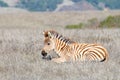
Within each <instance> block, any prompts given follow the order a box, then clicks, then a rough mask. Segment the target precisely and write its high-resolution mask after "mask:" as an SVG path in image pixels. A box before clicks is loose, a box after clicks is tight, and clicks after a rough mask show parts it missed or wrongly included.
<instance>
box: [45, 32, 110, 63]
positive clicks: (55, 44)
mask: <svg viewBox="0 0 120 80" xmlns="http://www.w3.org/2000/svg"><path fill="white" fill-rule="evenodd" d="M46 34H47V35H48V36H45V35H46ZM44 37H45V40H44V48H43V50H44V51H50V50H54V51H55V52H56V53H57V54H58V55H59V56H60V58H58V59H53V60H54V61H55V62H58V63H60V62H65V61H69V60H71V59H72V60H74V61H76V60H81V61H85V60H90V61H91V60H94V61H101V62H102V61H105V60H107V58H108V53H107V50H106V49H105V48H104V47H102V46H100V45H98V44H86V43H82V44H80V43H77V42H74V41H72V40H70V39H67V38H65V37H63V36H62V35H60V34H59V33H57V32H55V31H46V32H44ZM48 43H49V44H50V45H48ZM56 60H57V61H56Z"/></svg>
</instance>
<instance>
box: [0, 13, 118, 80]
mask: <svg viewBox="0 0 120 80" xmlns="http://www.w3.org/2000/svg"><path fill="white" fill-rule="evenodd" d="M35 14H38V13H33V15H32V13H27V15H25V14H24V17H22V18H21V16H23V14H15V15H13V14H10V15H9V16H8V15H6V14H1V15H4V16H1V15H0V80H80V79H82V80H119V79H120V76H119V75H120V69H119V68H120V49H119V46H120V29H97V30H91V29H90V30H88V29H76V30H74V29H72V30H67V29H63V28H60V27H59V28H55V27H54V26H56V25H57V23H58V22H57V23H55V22H54V21H53V22H52V21H51V20H50V19H52V18H51V16H42V15H48V14H47V13H45V14H42V13H40V14H41V15H35ZM53 14H55V13H53ZM57 14H59V15H60V13H57ZM57 14H56V15H54V16H57V17H58V15H57ZM70 14H71V13H70ZM20 15H21V16H20ZM76 15H77V14H76ZM106 15H107V14H106ZM30 16H31V17H30ZM37 16H39V17H37ZM66 16H67V15H66ZM100 16H101V15H100ZM1 17H2V18H1ZM10 17H11V19H15V20H13V21H12V20H11V19H10ZM29 17H30V18H31V19H29ZM44 17H45V18H48V19H46V21H45V22H44V21H43V23H44V24H46V25H47V26H49V25H48V24H53V23H55V24H53V25H54V26H53V27H54V30H56V31H58V32H59V33H61V34H63V35H65V36H67V37H69V38H71V39H73V40H75V41H77V42H81V43H99V44H102V45H103V46H104V47H106V48H107V50H108V52H109V54H110V56H109V60H108V62H105V63H104V62H103V63H99V62H68V63H62V64H57V63H54V62H51V61H47V60H43V59H42V58H41V57H42V56H41V52H40V51H41V48H42V46H43V35H42V31H43V30H44V29H51V28H53V27H43V26H42V25H43V24H42V23H40V22H41V20H42V19H43V20H44ZM52 17H53V16H52ZM3 18H4V19H3ZM7 18H8V19H7ZM41 18H42V19H41ZM59 18H61V17H60V16H59ZM65 18H66V17H65ZM68 18H69V17H68ZM70 19H71V18H70ZM74 19H75V18H74ZM76 19H78V18H77V17H76ZM34 20H35V21H38V22H35V21H34ZM48 20H49V21H51V22H49V21H48ZM60 20H62V19H60ZM63 20H64V19H63ZM1 21H3V22H1ZM29 21H30V22H29ZM32 21H33V22H32ZM39 21H40V22H39ZM57 21H59V20H57ZM65 21H66V22H67V19H66V20H65ZM5 22H6V23H5ZM27 22H28V23H27ZM47 22H48V24H47ZM68 22H69V21H68ZM73 22H74V21H73ZM62 23H63V22H62V21H60V23H58V25H63V24H62ZM40 24H41V25H40ZM65 24H66V23H65ZM65 24H64V25H65ZM46 25H44V26H46ZM29 26H30V27H32V26H36V27H32V28H28V27H29ZM39 26H40V27H39ZM11 27H12V28H11ZM54 55H55V54H54V53H52V54H51V56H54Z"/></svg>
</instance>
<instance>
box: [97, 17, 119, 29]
mask: <svg viewBox="0 0 120 80" xmlns="http://www.w3.org/2000/svg"><path fill="white" fill-rule="evenodd" d="M99 27H100V28H104V27H105V28H115V27H120V15H118V16H108V17H107V18H106V19H105V20H103V21H102V22H100V25H99Z"/></svg>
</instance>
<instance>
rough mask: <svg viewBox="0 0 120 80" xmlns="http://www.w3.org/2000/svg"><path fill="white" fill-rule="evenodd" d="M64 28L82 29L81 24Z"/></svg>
mask: <svg viewBox="0 0 120 80" xmlns="http://www.w3.org/2000/svg"><path fill="white" fill-rule="evenodd" d="M65 28H67V29H81V28H83V23H80V24H71V25H67V26H66V27H65Z"/></svg>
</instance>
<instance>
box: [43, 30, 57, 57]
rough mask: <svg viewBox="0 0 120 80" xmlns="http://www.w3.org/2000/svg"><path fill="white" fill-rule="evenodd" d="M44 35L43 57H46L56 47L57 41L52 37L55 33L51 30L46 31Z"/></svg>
mask: <svg viewBox="0 0 120 80" xmlns="http://www.w3.org/2000/svg"><path fill="white" fill-rule="evenodd" d="M44 37H45V38H44V46H43V49H42V51H41V54H42V56H43V58H45V57H46V56H47V54H48V53H49V52H50V51H52V50H54V49H55V43H54V41H53V39H52V37H53V35H52V34H51V32H45V33H44Z"/></svg>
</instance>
